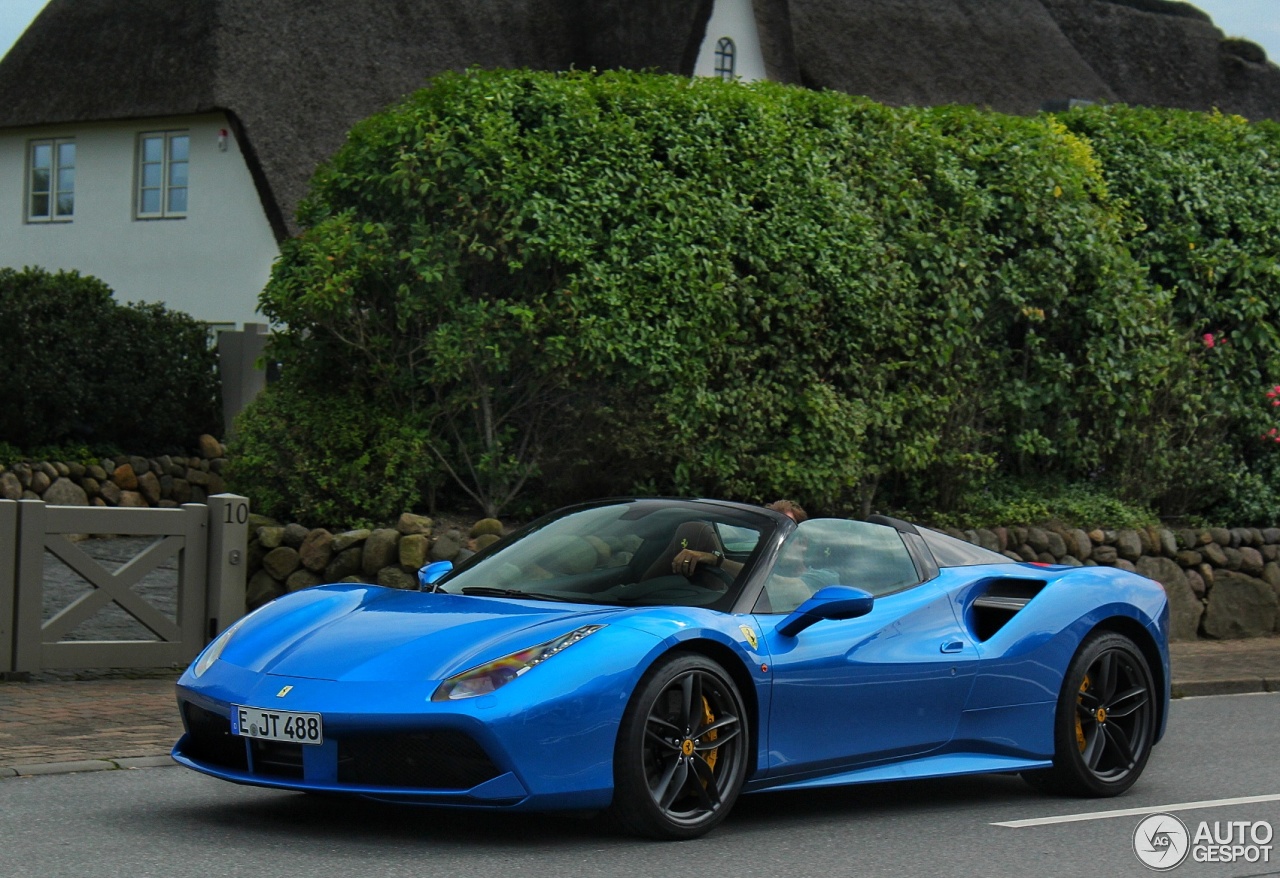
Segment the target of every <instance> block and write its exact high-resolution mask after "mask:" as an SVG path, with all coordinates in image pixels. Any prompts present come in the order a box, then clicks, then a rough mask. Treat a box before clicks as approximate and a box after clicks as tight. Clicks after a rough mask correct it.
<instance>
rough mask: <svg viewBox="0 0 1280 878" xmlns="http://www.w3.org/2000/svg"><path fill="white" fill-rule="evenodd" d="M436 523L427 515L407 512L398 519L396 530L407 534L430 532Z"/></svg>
mask: <svg viewBox="0 0 1280 878" xmlns="http://www.w3.org/2000/svg"><path fill="white" fill-rule="evenodd" d="M434 524H435V522H433V521H432V520H431V519H430V518H427V517H426V516H425V515H414V514H413V513H412V512H406V513H404V514H403V515H401V516H400V518H399V520H397V521H396V530H398V531H400V533H402V534H404V535H405V536H408V535H410V534H429V533H431V528H432V526H433V525H434Z"/></svg>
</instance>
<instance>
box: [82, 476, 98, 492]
mask: <svg viewBox="0 0 1280 878" xmlns="http://www.w3.org/2000/svg"><path fill="white" fill-rule="evenodd" d="M80 487H81V488H84V492H85V493H86V494H88V495H89V496H90V497H96V496H98V494H99V493H101V492H102V484H101V483H100V482H99V481H98V480H97V479H95V478H93V476H85V477H84V478H83V479H81V480H80Z"/></svg>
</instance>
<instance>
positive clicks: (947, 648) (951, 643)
mask: <svg viewBox="0 0 1280 878" xmlns="http://www.w3.org/2000/svg"><path fill="white" fill-rule="evenodd" d="M940 650H941V652H944V653H948V654H950V653H954V652H964V641H963V640H948V641H946V642H945V643H943V644H942V646H941V648H940Z"/></svg>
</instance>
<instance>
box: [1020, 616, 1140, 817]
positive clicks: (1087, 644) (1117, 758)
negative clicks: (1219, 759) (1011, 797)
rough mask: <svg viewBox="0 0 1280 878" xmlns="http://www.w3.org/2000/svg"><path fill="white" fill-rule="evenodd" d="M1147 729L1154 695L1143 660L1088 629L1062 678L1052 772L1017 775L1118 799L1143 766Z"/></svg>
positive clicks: (1122, 640) (1114, 637) (1118, 640)
mask: <svg viewBox="0 0 1280 878" xmlns="http://www.w3.org/2000/svg"><path fill="white" fill-rule="evenodd" d="M1155 729H1156V691H1155V683H1154V682H1153V680H1152V676H1151V668H1150V666H1149V665H1148V664H1147V660H1146V657H1145V656H1143V654H1142V651H1141V650H1140V649H1138V647H1137V646H1136V645H1135V644H1134V643H1133V641H1132V640H1130V639H1129V638H1127V637H1125V636H1124V635H1121V634H1116V633H1114V632H1109V631H1096V632H1094V633H1093V634H1090V635H1089V636H1088V637H1087V638H1085V641H1084V643H1082V644H1081V645H1080V649H1079V650H1077V651H1076V654H1075V657H1074V658H1073V659H1072V660H1071V664H1070V665H1068V666H1067V673H1066V675H1065V676H1064V677H1063V681H1062V692H1061V693H1060V694H1059V696H1058V705H1057V710H1056V711H1055V717H1054V729H1053V741H1054V757H1053V767H1052V768H1047V769H1044V770H1042V771H1029V772H1024V773H1023V777H1024V778H1026V780H1027V781H1028V782H1029V783H1030V784H1031V785H1032V786H1034V787H1037V788H1038V789H1042V790H1045V791H1046V792H1051V793H1057V794H1060V795H1069V796H1082V797H1089V798H1105V797H1109V796H1118V795H1120V794H1121V793H1123V792H1124V791H1125V790H1127V789H1129V787H1131V786H1133V784H1134V783H1135V782H1136V781H1137V779H1138V777H1139V775H1141V774H1142V770H1143V768H1145V767H1146V764H1147V759H1148V758H1149V757H1150V756H1151V747H1152V742H1153V740H1154V738H1155Z"/></svg>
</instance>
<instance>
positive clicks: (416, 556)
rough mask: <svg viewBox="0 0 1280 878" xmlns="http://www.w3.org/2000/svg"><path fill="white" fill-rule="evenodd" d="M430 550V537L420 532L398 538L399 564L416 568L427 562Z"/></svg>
mask: <svg viewBox="0 0 1280 878" xmlns="http://www.w3.org/2000/svg"><path fill="white" fill-rule="evenodd" d="M430 551H431V539H430V538H429V537H428V536H427V535H426V534H422V533H416V534H408V535H406V536H403V537H401V538H400V566H401V567H408V568H409V569H411V570H417V569H418V568H419V567H421V566H422V565H424V564H426V563H427V557H428V553H429V552H430Z"/></svg>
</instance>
